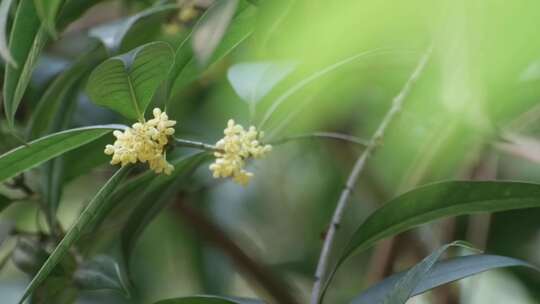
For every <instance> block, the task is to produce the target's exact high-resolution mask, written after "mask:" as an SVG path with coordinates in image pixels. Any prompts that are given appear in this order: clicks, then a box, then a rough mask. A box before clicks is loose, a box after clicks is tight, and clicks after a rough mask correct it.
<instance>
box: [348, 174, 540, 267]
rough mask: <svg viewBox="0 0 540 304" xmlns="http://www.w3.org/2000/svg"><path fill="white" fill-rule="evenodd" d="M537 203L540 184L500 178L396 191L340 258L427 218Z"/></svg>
mask: <svg viewBox="0 0 540 304" xmlns="http://www.w3.org/2000/svg"><path fill="white" fill-rule="evenodd" d="M533 207H540V185H538V184H530V183H521V182H501V181H449V182H441V183H435V184H431V185H427V186H423V187H419V188H416V189H414V190H411V191H409V192H407V193H404V194H402V195H399V196H398V197H396V198H394V199H392V200H391V201H390V202H388V203H386V204H385V205H384V206H383V207H381V208H380V209H378V210H377V211H375V212H374V213H373V214H372V215H370V216H369V217H368V218H367V219H366V220H365V221H364V223H362V225H360V227H358V229H357V230H356V231H355V233H354V234H353V236H352V239H351V241H350V243H349V245H348V246H347V249H346V250H345V253H344V254H343V256H342V257H341V261H343V260H344V259H346V258H347V257H348V256H350V255H351V254H353V253H355V252H360V251H362V250H365V249H367V248H369V247H371V246H372V245H373V244H375V242H377V241H378V240H381V239H383V238H386V237H389V236H392V235H396V234H398V233H401V232H403V231H406V230H409V229H411V228H414V227H416V226H419V225H422V224H425V223H428V222H430V221H433V220H436V219H441V218H445V217H450V216H458V215H464V214H472V213H479V212H497V211H505V210H516V209H524V208H533Z"/></svg>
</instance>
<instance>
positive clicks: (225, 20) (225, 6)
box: [192, 0, 238, 65]
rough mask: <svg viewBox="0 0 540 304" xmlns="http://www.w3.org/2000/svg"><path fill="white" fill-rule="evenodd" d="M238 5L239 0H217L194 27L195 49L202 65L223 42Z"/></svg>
mask: <svg viewBox="0 0 540 304" xmlns="http://www.w3.org/2000/svg"><path fill="white" fill-rule="evenodd" d="M237 6H238V0H221V1H217V2H216V3H215V4H214V5H212V7H210V8H209V9H208V11H207V12H206V14H204V16H202V17H201V20H200V21H199V22H198V23H197V25H196V26H195V28H194V29H193V40H192V43H193V50H194V51H195V56H197V59H198V60H199V63H200V64H201V65H206V63H207V62H208V60H209V59H210V57H211V56H212V53H214V50H215V49H216V47H217V46H218V45H219V43H220V42H221V39H222V38H223V35H224V34H225V32H226V31H227V28H228V27H229V24H230V23H231V20H232V18H233V16H234V13H235V12H236V7H237Z"/></svg>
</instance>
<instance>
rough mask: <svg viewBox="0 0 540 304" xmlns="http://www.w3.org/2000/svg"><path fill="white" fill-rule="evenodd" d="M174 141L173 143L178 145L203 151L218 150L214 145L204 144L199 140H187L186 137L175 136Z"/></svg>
mask: <svg viewBox="0 0 540 304" xmlns="http://www.w3.org/2000/svg"><path fill="white" fill-rule="evenodd" d="M174 142H175V144H176V145H177V146H180V147H187V148H195V149H199V150H204V151H210V152H216V151H219V149H218V148H216V147H215V146H213V145H209V144H205V143H203V142H199V141H193V140H187V139H182V138H176V137H175V138H174Z"/></svg>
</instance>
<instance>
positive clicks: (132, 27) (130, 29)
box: [89, 4, 178, 53]
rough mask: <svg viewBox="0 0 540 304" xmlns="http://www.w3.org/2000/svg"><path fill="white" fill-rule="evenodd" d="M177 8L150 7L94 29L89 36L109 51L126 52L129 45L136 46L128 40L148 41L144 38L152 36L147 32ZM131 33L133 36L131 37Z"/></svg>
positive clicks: (169, 6) (174, 6) (170, 5)
mask: <svg viewBox="0 0 540 304" xmlns="http://www.w3.org/2000/svg"><path fill="white" fill-rule="evenodd" d="M177 8H178V6H177V5H173V4H168V5H160V6H155V7H150V8H148V9H146V10H144V11H142V12H139V13H138V14H136V15H133V16H131V17H128V18H126V19H124V20H121V21H119V22H115V23H112V24H105V25H102V26H99V27H96V28H93V29H91V30H90V32H89V35H90V36H91V37H95V38H98V39H99V40H101V42H102V43H103V44H104V45H105V46H106V47H107V49H109V50H110V51H112V52H113V53H114V52H118V51H126V48H129V46H128V45H133V44H134V43H128V41H127V40H128V39H127V38H128V37H129V36H132V35H133V36H136V38H137V39H136V40H137V41H141V40H143V41H144V40H146V39H142V38H145V37H147V36H152V35H151V34H148V33H147V30H149V29H153V28H154V24H159V25H161V22H162V21H163V19H164V18H165V17H166V16H168V15H169V13H170V12H171V11H174V10H176V9H177ZM150 32H152V31H150ZM130 33H133V34H132V35H130ZM142 36H144V37H142Z"/></svg>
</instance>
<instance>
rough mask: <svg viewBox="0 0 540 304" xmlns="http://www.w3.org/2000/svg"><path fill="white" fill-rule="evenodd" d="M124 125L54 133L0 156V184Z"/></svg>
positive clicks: (122, 127)
mask: <svg viewBox="0 0 540 304" xmlns="http://www.w3.org/2000/svg"><path fill="white" fill-rule="evenodd" d="M124 128H125V127H124V126H122V125H102V126H92V127H83V128H76V129H71V130H66V131H62V132H58V133H54V134H51V135H48V136H45V137H42V138H39V139H36V140H34V141H31V142H30V143H28V144H26V145H23V146H20V147H18V148H15V149H13V150H11V151H8V152H6V153H5V154H3V155H0V182H2V181H5V180H6V179H8V178H10V177H13V176H16V175H18V174H20V173H22V172H24V171H26V170H28V169H31V168H33V167H35V166H38V165H40V164H42V163H44V162H46V161H48V160H50V159H52V158H54V157H56V156H58V155H60V154H62V153H65V152H67V151H70V150H73V149H75V148H77V147H80V146H82V145H84V144H86V143H89V142H91V141H94V140H96V139H98V138H100V137H101V136H103V135H105V134H107V133H110V132H111V131H112V130H115V129H124Z"/></svg>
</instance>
